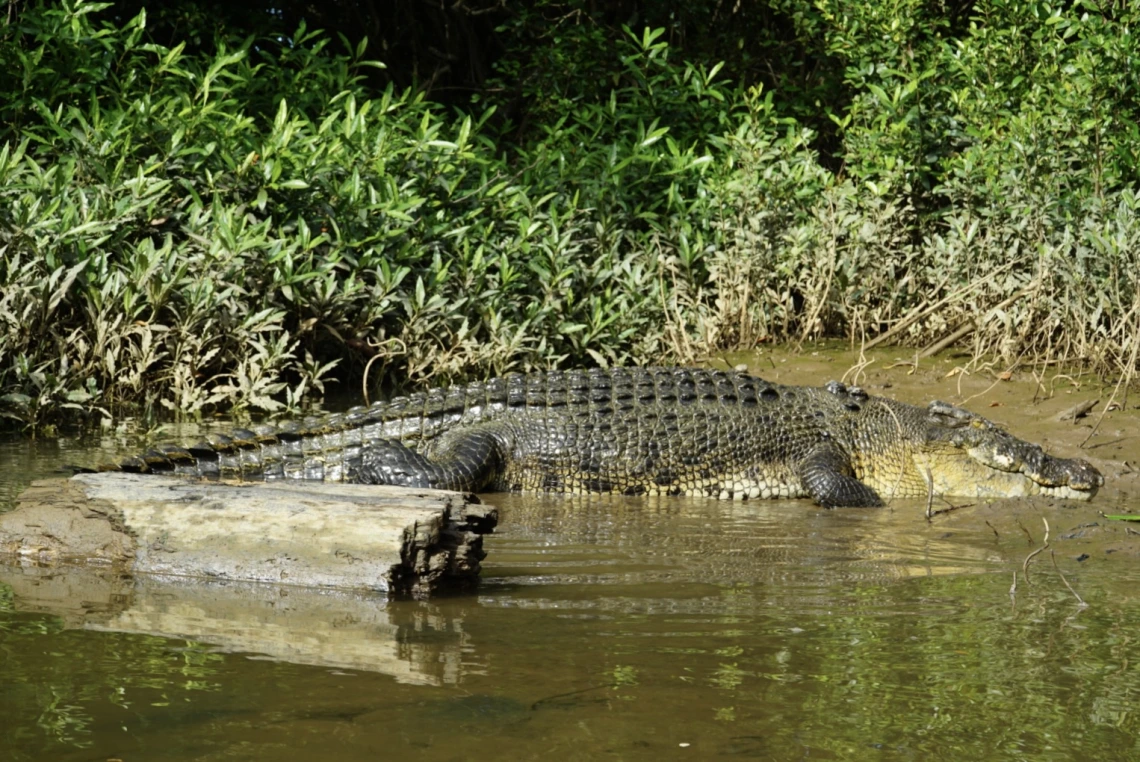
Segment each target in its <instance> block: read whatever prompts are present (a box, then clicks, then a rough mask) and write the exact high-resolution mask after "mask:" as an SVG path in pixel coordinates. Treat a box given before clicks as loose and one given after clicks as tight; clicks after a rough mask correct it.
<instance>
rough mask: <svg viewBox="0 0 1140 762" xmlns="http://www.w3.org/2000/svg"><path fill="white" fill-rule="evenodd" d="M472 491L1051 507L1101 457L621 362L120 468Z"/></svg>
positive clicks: (927, 413) (717, 373) (852, 397)
mask: <svg viewBox="0 0 1140 762" xmlns="http://www.w3.org/2000/svg"><path fill="white" fill-rule="evenodd" d="M103 468H104V470H106V469H115V470H122V471H133V472H144V473H170V474H187V475H194V476H199V477H212V478H225V479H239V480H272V479H315V480H326V481H350V482H357V483H364V484H396V485H404V486H410V487H421V488H438V489H451V490H459V491H466V492H499V491H515V492H519V491H521V492H560V493H616V494H623V495H699V496H711V497H717V498H734V499H744V498H811V499H812V500H814V501H815V502H816V503H818V504H819V505H822V506H825V507H838V506H879V505H883V503H884V501H885V500H890V499H894V498H926V499H928V500H929V499H933V498H934V497H936V496H938V497H951V496H959V497H994V498H1003V497H1019V496H1027V495H1049V496H1055V497H1061V498H1071V499H1077V500H1087V499H1090V498H1091V497H1092V496H1093V495H1095V494H1096V491H1097V489H1098V488H1099V487H1100V486H1101V485H1102V484H1103V483H1104V479H1103V477H1102V476H1101V474H1100V473H1099V472H1098V471H1097V470H1096V469H1095V468H1094V467H1093V466H1092V465H1091V464H1089V463H1087V462H1086V461H1083V460H1077V459H1072V460H1070V459H1063V458H1056V457H1052V456H1050V455H1047V454H1046V453H1045V452H1044V451H1043V450H1042V449H1041V448H1040V447H1039V446H1037V445H1035V444H1031V443H1029V442H1025V441H1023V440H1020V439H1017V438H1016V437H1014V436H1012V435H1011V434H1009V433H1008V432H1006V431H1005V430H1004V429H1002V428H1001V427H999V426H998V425H997V424H994V423H993V422H991V421H989V420H987V419H985V418H982V417H981V416H978V415H975V414H974V413H971V412H969V411H967V410H964V409H962V408H958V407H954V406H953V405H950V404H947V403H945V402H931V403H930V404H929V405H927V406H925V407H917V406H914V405H908V404H904V403H902V402H897V401H895V400H892V399H889V398H884V397H874V396H870V395H868V394H867V393H866V392H865V391H863V390H862V389H860V388H858V387H855V386H845V385H844V384H841V383H839V382H835V381H832V382H830V383H828V384H827V385H826V386H822V387H805V386H785V385H780V384H775V383H770V382H768V381H765V380H763V379H761V378H759V377H756V376H752V375H749V374H747V373H745V372H741V371H721V370H708V369H693V368H615V369H608V370H602V369H595V370H569V371H549V372H538V373H530V374H518V373H513V374H507V375H505V376H502V377H499V378H493V379H491V380H488V381H483V382H476V383H471V384H468V385H456V386H450V387H441V388H435V389H430V390H428V391H424V392H419V393H414V394H410V395H407V396H401V397H395V398H393V399H390V400H387V401H383V402H377V403H374V404H372V405H370V406H367V407H356V408H353V409H351V410H348V411H346V412H344V413H339V414H333V415H329V416H326V417H321V418H310V419H306V420H301V421H293V422H286V423H282V424H278V425H261V426H254V427H250V428H239V429H235V430H233V431H231V432H230V433H228V434H225V435H222V434H216V435H211V436H207V437H206V438H205V439H204V441H202V442H200V443H198V444H196V445H193V446H189V447H182V446H178V445H160V446H157V447H155V448H153V449H150V450H148V451H146V452H144V453H142V454H140V455H137V456H135V457H131V458H128V459H126V460H123V461H122V462H120V463H118V464H116V465H112V466H105V467H103Z"/></svg>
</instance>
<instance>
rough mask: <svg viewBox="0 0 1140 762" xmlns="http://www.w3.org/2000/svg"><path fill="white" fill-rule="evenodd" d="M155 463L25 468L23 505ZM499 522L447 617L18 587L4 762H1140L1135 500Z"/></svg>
mask: <svg viewBox="0 0 1140 762" xmlns="http://www.w3.org/2000/svg"><path fill="white" fill-rule="evenodd" d="M836 375H839V374H836ZM782 380H786V379H782ZM872 391H875V390H872ZM972 407H974V408H975V409H979V410H981V409H982V408H984V404H982V405H978V404H974V405H972ZM983 412H984V410H983ZM1004 412H1007V413H1010V414H1013V413H1012V411H1004ZM1118 428H1119V426H1118ZM192 433H193V432H174V438H176V439H177V438H189V437H190V436H192ZM1110 435H1111V432H1109V434H1107V435H1105V439H1104V440H1103V441H1110ZM132 436H133V435H131V434H129V433H127V434H122V435H116V436H111V437H104V438H101V439H95V440H90V439H89V440H86V441H71V440H67V439H61V440H50V441H47V442H38V443H35V442H28V441H24V440H21V441H15V442H8V443H0V500H3V501H5V503H4V504H5V507H7V506H10V504H11V499H12V498H13V496H14V495H15V494H16V493H17V492H18V491H19V490H20V489H21V488H22V487H23V486H25V485H26V484H27V483H28V482H29V481H30V480H31V479H32V478H36V477H38V476H45V475H51V473H52V472H53V471H54V469H56V468H58V467H59V466H60V465H61V464H64V463H67V462H84V463H89V462H91V460H92V458H93V457H94V458H95V459H99V458H101V457H102V456H103V455H104V454H106V455H107V456H108V457H109V456H110V455H111V454H114V453H116V452H126V451H129V450H130V449H131V448H132V447H133V446H135V442H134V439H133V438H132ZM1057 436H1059V435H1057ZM1111 436H1115V435H1111ZM1094 452H1095V451H1094ZM1120 460H1121V462H1123V461H1125V460H1126V458H1121V459H1120ZM1122 474H1123V471H1120V472H1117V473H1115V474H1114V478H1115V479H1116V480H1117V481H1120V480H1121V479H1123V478H1124V477H1123V476H1122ZM486 499H487V500H488V501H489V502H492V503H494V504H496V505H498V506H499V507H500V509H501V513H502V516H501V520H500V526H499V529H498V530H497V532H496V534H495V535H493V536H490V537H488V538H487V540H486V548H487V550H488V552H489V556H488V558H487V560H486V562H485V564H484V574H483V584H482V586H481V587H480V589H479V590H478V592H477V593H475V594H473V595H468V596H462V597H455V598H448V599H443V600H437V601H433V602H429V603H419V602H399V603H385V602H383V601H380V600H375V599H369V598H366V597H362V596H352V595H335V594H327V593H315V592H312V591H304V590H297V589H294V590H290V589H288V588H273V587H269V586H265V587H258V588H256V589H253V588H248V587H242V586H240V585H218V584H208V583H196V582H186V581H181V582H179V581H171V580H124V579H115V578H98V576H97V575H96V576H91V575H87V574H76V573H57V572H43V571H40V572H36V571H32V572H11V571H10V572H9V575H8V576H7V577H6V578H5V580H6V581H5V582H2V583H0V670H2V671H3V675H4V679H3V682H2V683H0V723H3V727H2V732H0V759H5V760H9V759H10V760H15V761H16V762H24V761H25V760H27V761H31V760H64V761H66V760H76V761H77V762H78V761H82V762H88V761H90V760H111V759H118V760H124V762H131V760H147V761H148V762H149V761H151V760H171V761H174V760H178V761H183V760H185V761H190V760H194V761H205V760H246V759H251V760H296V759H307V760H337V761H343V762H353V761H354V760H362V761H363V760H370V761H371V760H377V759H406V760H440V761H444V760H466V759H476V760H481V759H496V760H502V759H508V760H516V759H517V760H529V759H565V760H599V759H614V760H657V759H662V758H664V759H691V760H707V759H759V760H800V759H836V760H864V759H866V760H938V759H946V760H961V759H971V758H973V759H1011V760H1015V759H1032V760H1038V759H1040V760H1069V759H1072V760H1076V759H1120V760H1124V759H1140V719H1138V717H1137V711H1138V709H1137V707H1138V706H1140V667H1138V665H1137V661H1138V660H1140V648H1138V642H1137V641H1138V640H1140V555H1138V554H1137V548H1138V547H1140V546H1138V545H1137V542H1136V540H1137V537H1138V536H1140V535H1134V534H1133V533H1132V532H1133V531H1134V530H1131V529H1130V527H1129V525H1127V524H1125V523H1123V522H1108V521H1107V520H1105V519H1104V517H1103V516H1102V515H1101V513H1100V512H1104V513H1108V514H1117V513H1125V512H1129V511H1132V512H1136V511H1140V502H1138V501H1137V500H1136V499H1135V498H1134V497H1133V494H1132V493H1130V492H1129V491H1128V489H1108V490H1106V491H1105V494H1103V495H1102V496H1100V497H1098V499H1097V500H1096V501H1095V502H1094V503H1092V504H1086V505H1078V504H1073V503H1068V502H1064V501H1027V500H1020V501H1006V502H999V503H992V504H986V505H967V506H963V507H960V508H959V509H958V510H955V511H952V512H949V513H946V514H943V515H939V516H937V517H935V518H934V519H933V520H932V521H930V522H927V521H926V520H925V519H924V518H923V516H922V513H923V509H924V508H925V506H924V505H919V504H911V503H897V504H895V505H893V506H891V507H890V508H887V509H883V510H834V511H827V510H822V509H819V508H817V507H815V506H812V505H811V504H809V503H807V502H803V501H770V502H764V501H759V502H749V503H731V502H719V501H711V500H694V499H680V498H677V499H658V500H646V499H627V498H612V499H611V498H597V499H589V500H585V499H578V498H557V497H549V498H535V497H519V496H503V495H495V496H487V497H486ZM1046 522H1047V523H1048V525H1049V532H1050V536H1049V539H1050V547H1049V549H1047V550H1045V551H1044V552H1042V553H1040V554H1037V555H1036V556H1034V557H1033V558H1032V559H1031V560H1030V562H1029V564H1028V567H1027V569H1028V578H1027V574H1026V565H1025V563H1026V558H1027V557H1028V556H1029V554H1030V553H1032V552H1033V551H1034V550H1036V549H1038V548H1041V547H1042V546H1043V543H1044V540H1045V525H1046ZM1135 526H1138V527H1140V525H1135ZM1078 596H1079V598H1080V600H1078ZM1082 601H1083V602H1082ZM156 633H161V634H156ZM258 651H260V652H261V653H260V654H259V653H257V652H258Z"/></svg>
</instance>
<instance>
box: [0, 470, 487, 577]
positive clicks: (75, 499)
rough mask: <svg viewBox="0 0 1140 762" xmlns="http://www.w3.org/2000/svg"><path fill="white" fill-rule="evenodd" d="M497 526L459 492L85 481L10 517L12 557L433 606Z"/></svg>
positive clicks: (473, 571)
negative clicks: (365, 594)
mask: <svg viewBox="0 0 1140 762" xmlns="http://www.w3.org/2000/svg"><path fill="white" fill-rule="evenodd" d="M497 518H498V514H497V511H496V510H495V508H494V507H492V506H487V505H481V504H479V501H478V499H477V498H475V497H474V496H473V495H464V494H461V493H457V492H445V491H437V490H422V489H408V488H403V487H388V486H373V485H359V484H334V483H327V484H326V483H316V482H270V483H266V484H227V483H219V482H201V481H186V480H182V479H173V478H165V477H156V476H140V475H137V474H116V473H104V474H80V475H78V476H75V477H72V478H71V479H51V480H44V481H38V482H35V483H33V484H32V485H31V486H30V487H29V488H28V489H27V490H26V491H25V492H24V493H23V494H22V495H21V496H20V497H19V499H18V500H17V505H16V508H15V509H14V510H12V511H10V512H9V513H6V514H3V515H0V556H3V555H7V556H9V557H10V558H15V559H18V560H19V561H20V562H21V563H25V564H36V565H56V564H64V565H76V564H78V565H97V566H110V567H113V568H115V569H116V570H119V571H123V572H128V573H144V574H164V575H176V576H184V577H208V578H212V579H222V580H244V581H251V582H272V583H277V584H288V585H301V586H307V587H322V588H342V589H354V590H371V591H382V592H385V593H388V594H389V595H390V596H393V597H416V598H424V597H428V596H430V595H432V594H433V593H435V592H437V591H439V590H443V589H454V588H456V587H466V586H470V585H472V584H473V583H474V582H475V581H476V580H477V578H478V574H479V562H480V561H481V560H482V559H483V557H484V555H485V554H484V552H483V548H482V542H483V541H482V534H483V533H486V532H489V531H491V530H492V529H493V528H494V526H495V523H496V521H497Z"/></svg>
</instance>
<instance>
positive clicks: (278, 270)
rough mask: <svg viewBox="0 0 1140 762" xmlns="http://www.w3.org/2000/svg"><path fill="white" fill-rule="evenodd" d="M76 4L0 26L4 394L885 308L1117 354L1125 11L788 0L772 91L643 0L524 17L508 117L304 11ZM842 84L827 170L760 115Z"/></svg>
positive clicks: (783, 110)
mask: <svg viewBox="0 0 1140 762" xmlns="http://www.w3.org/2000/svg"><path fill="white" fill-rule="evenodd" d="M784 6H786V7H787V8H790V9H795V8H799V5H798V3H797V2H793V1H792V0H788V2H785V3H782V4H781V7H784ZM106 7H107V6H105V5H103V4H95V3H88V2H83V0H75V2H68V3H63V4H62V5H60V6H58V7H55V6H52V7H47V6H45V5H37V6H34V7H31V8H27V9H25V10H24V12H23V13H22V14H21V15H20V17H19V20H18V22H17V23H16V24H15V25H12V26H9V27H7V28H6V30H5V33H4V34H3V35H2V36H0V55H2V56H3V60H4V62H5V63H6V64H7V65H6V66H5V67H3V68H2V69H0V415H2V416H4V417H5V418H6V419H7V420H8V421H9V422H11V423H12V424H14V425H17V426H25V427H31V428H33V429H34V428H37V427H41V426H44V425H47V424H52V423H56V422H60V421H67V420H72V419H79V418H83V417H85V416H87V417H89V416H92V415H102V416H110V415H113V414H115V413H117V412H119V411H123V410H139V409H142V410H149V409H158V410H168V411H171V412H174V413H179V414H187V413H188V414H200V413H202V412H205V411H211V410H216V409H225V410H236V411H242V410H257V411H269V412H273V411H279V410H286V409H289V410H291V409H295V408H297V407H299V406H302V405H303V404H305V401H306V399H308V398H309V397H312V396H314V395H315V396H318V397H319V396H320V395H322V394H323V393H325V392H326V390H327V389H326V385H327V383H328V382H330V381H332V380H339V381H343V382H345V383H346V384H352V385H355V384H356V383H358V382H359V381H360V380H361V379H362V378H363V379H364V381H365V386H366V389H369V390H372V389H374V388H376V387H377V386H383V387H391V386H393V385H398V384H401V383H405V382H409V381H411V382H416V381H423V380H425V379H428V378H431V377H433V376H442V377H447V378H452V377H462V376H466V375H473V374H474V375H482V374H487V373H499V372H503V371H506V370H512V369H519V370H526V369H530V368H537V367H548V366H556V365H572V364H583V363H585V364H609V363H626V362H661V361H666V362H667V361H691V360H693V359H695V358H699V357H704V356H708V355H712V354H715V353H718V352H722V351H725V350H730V349H742V348H743V349H747V348H751V347H755V346H756V345H757V343H759V342H762V341H786V340H802V339H805V338H818V337H827V336H845V337H847V338H849V339H850V340H851V341H852V342H855V343H858V342H860V341H863V340H866V339H870V338H872V337H874V336H877V335H880V334H882V333H883V332H885V331H893V332H894V333H893V334H892V335H895V336H897V337H898V338H899V340H902V341H905V342H907V343H912V344H917V345H922V344H925V343H927V342H931V341H933V340H935V339H938V338H939V337H941V336H944V335H946V334H949V333H953V332H956V331H964V332H965V334H968V335H971V336H972V341H973V347H972V349H973V351H974V353H975V356H976V357H979V358H980V357H983V356H996V357H999V358H1002V359H1003V361H1005V362H1013V361H1017V358H1020V361H1021V362H1035V361H1036V362H1044V361H1056V360H1063V361H1072V362H1078V363H1089V364H1090V365H1091V367H1093V368H1095V369H1098V370H1100V371H1102V372H1116V373H1127V374H1129V375H1131V373H1132V372H1133V371H1134V369H1135V367H1136V366H1135V361H1136V343H1137V341H1138V339H1137V338H1136V337H1137V336H1138V335H1140V319H1138V318H1137V316H1138V315H1140V302H1138V301H1137V300H1138V298H1140V297H1138V291H1137V280H1136V277H1137V275H1136V274H1137V272H1138V271H1140V262H1138V261H1137V259H1138V254H1137V252H1138V251H1140V247H1138V246H1137V235H1138V234H1137V230H1138V227H1137V220H1136V212H1137V194H1136V193H1135V184H1136V180H1137V168H1136V159H1137V152H1138V150H1140V148H1138V146H1140V142H1138V133H1137V129H1138V128H1137V127H1136V124H1137V123H1140V119H1138V117H1140V114H1137V113H1136V111H1137V104H1136V102H1135V101H1136V98H1135V84H1134V83H1135V82H1136V81H1140V79H1138V78H1137V74H1138V72H1137V71H1136V67H1137V66H1138V65H1140V64H1137V63H1136V62H1137V61H1140V56H1137V55H1136V46H1135V42H1134V39H1133V37H1132V36H1131V34H1129V33H1127V30H1128V29H1130V26H1129V24H1131V23H1133V22H1134V21H1135V20H1136V19H1135V18H1133V16H1135V15H1136V13H1135V12H1133V11H1130V10H1127V9H1126V10H1123V11H1122V10H1117V11H1116V14H1117V17H1115V18H1114V17H1112V16H1111V15H1109V14H1106V13H1104V12H1099V11H1095V9H1094V8H1093V6H1092V5H1091V4H1090V3H1085V4H1082V5H1078V6H1077V7H1075V8H1071V9H1069V10H1061V9H1055V8H1051V7H1049V6H1047V5H1045V4H1041V3H1019V2H991V3H988V4H986V6H985V9H984V11H978V13H977V15H976V16H975V17H974V18H973V19H972V20H971V21H970V22H969V23H968V24H961V23H959V24H957V25H952V24H949V23H948V22H946V21H945V19H943V18H942V17H939V16H938V15H937V14H935V13H933V12H932V11H931V10H930V8H931V7H930V6H928V5H927V4H923V3H918V2H915V1H914V0H895V1H894V2H890V3H885V2H884V3H879V2H876V3H870V4H864V5H860V6H859V7H857V8H854V7H848V6H840V5H838V4H833V3H818V4H815V5H813V6H811V8H810V9H807V8H806V6H805V8H800V10H799V11H796V12H797V13H800V12H801V11H802V13H801V15H800V16H797V18H798V19H799V22H797V24H796V25H795V27H794V34H795V35H799V38H798V43H797V45H798V48H797V49H800V50H807V49H812V50H823V51H826V53H827V55H828V56H830V57H831V60H832V62H833V68H834V69H835V70H837V71H842V72H844V74H843V79H842V83H838V84H835V83H833V84H827V83H822V84H818V85H817V86H812V87H811V88H807V89H805V90H804V91H803V92H799V93H797V92H796V91H783V92H776V91H774V90H772V89H771V88H767V89H766V88H764V87H762V86H759V85H757V86H751V87H744V86H742V85H739V84H737V83H734V82H732V81H730V80H728V79H727V78H726V77H725V76H724V75H723V73H722V69H721V67H720V66H719V64H717V65H709V66H706V65H703V64H700V63H696V62H692V61H688V60H683V59H682V58H679V57H678V55H677V51H676V49H675V48H674V47H673V46H671V45H669V44H668V43H667V42H666V41H665V40H666V35H665V33H664V32H663V30H661V29H655V30H648V29H647V30H644V31H631V30H624V31H623V32H622V33H621V36H620V37H619V38H617V39H616V40H609V38H607V37H605V35H603V34H599V33H597V31H596V29H593V28H591V27H585V26H583V27H581V28H576V29H574V30H570V31H571V32H573V33H567V34H561V32H559V29H558V28H554V29H553V31H552V32H551V33H550V34H549V36H548V37H549V39H544V42H550V41H553V44H554V47H553V48H552V49H551V50H549V51H548V52H547V53H545V54H544V55H547V56H548V58H549V60H550V61H551V62H552V63H551V66H552V67H554V66H557V67H560V68H557V69H554V68H552V69H548V70H544V71H543V72H541V75H540V76H539V77H538V78H536V79H534V80H527V83H526V84H525V85H524V86H523V91H524V92H525V93H526V94H527V98H528V101H529V103H530V108H529V110H528V111H526V112H525V114H524V116H525V117H526V118H525V120H524V122H523V123H520V122H517V121H516V120H515V118H514V116H511V117H509V118H508V117H507V115H505V114H504V113H503V112H504V111H506V110H507V109H508V104H506V103H502V102H498V101H496V100H494V99H492V98H491V96H490V95H489V94H485V95H481V96H480V97H477V98H476V99H475V100H474V101H473V103H472V105H471V106H470V107H469V108H467V109H445V108H443V107H442V106H439V105H437V104H434V103H432V102H430V101H428V100H426V99H425V98H424V97H423V95H422V94H421V93H419V92H417V91H415V90H412V89H397V88H396V87H394V86H392V85H389V86H387V87H386V88H385V89H383V90H380V91H374V90H370V89H369V86H368V85H367V84H366V82H365V79H364V76H363V74H364V73H365V72H367V71H374V70H375V69H376V68H378V67H381V66H382V65H381V64H379V63H376V62H372V61H369V60H368V59H367V58H366V57H365V43H364V42H362V43H361V44H359V45H356V46H355V47H353V48H352V52H351V53H336V52H333V50H332V49H331V47H330V41H329V38H328V37H326V36H325V35H323V34H320V33H318V32H314V31H310V30H307V29H305V28H304V27H303V26H302V27H301V28H300V29H298V30H296V31H295V32H294V33H292V34H289V35H272V36H270V37H261V38H251V39H237V38H223V39H219V40H217V41H216V44H215V45H214V46H213V47H212V48H211V47H209V46H203V47H201V48H200V49H202V50H207V51H208V52H205V53H195V54H192V55H191V54H188V53H186V52H185V49H184V48H183V47H182V46H180V45H179V46H175V47H172V48H168V47H164V46H161V45H157V44H155V43H153V42H149V41H148V40H147V36H146V23H145V22H146V19H145V14H140V15H139V16H138V17H137V18H135V19H133V20H131V21H130V22H128V23H125V24H123V25H122V26H115V25H113V24H110V23H109V22H106V21H98V20H96V17H97V14H98V13H99V12H100V11H102V10H104V9H105V8H106ZM840 7H842V8H843V9H844V11H843V13H839V12H838V11H837V10H836V8H840ZM1130 14H1131V15H1130ZM566 18H571V17H570V16H569V15H568V16H567V17H566ZM574 18H578V17H574ZM567 23H570V22H567ZM575 23H577V22H575ZM607 41H608V42H609V43H612V44H608V45H607V44H606V43H607ZM558 46H564V47H562V48H560V47H558ZM578 46H584V47H578ZM603 48H604V49H605V53H606V55H604V56H601V55H598V56H592V54H591V51H594V52H599V51H601V50H602V49H603ZM338 49H343V50H348V49H349V46H348V45H347V41H344V40H342V41H341V42H340V45H339V47H338ZM512 60H516V62H517V59H512V58H511V57H510V56H507V57H506V58H504V59H503V60H502V61H501V62H500V63H501V67H502V68H501V72H500V74H501V76H502V77H504V78H507V77H510V76H512V71H515V69H517V68H518V67H517V66H515V65H514V64H512ZM574 62H588V63H589V66H590V68H589V70H588V71H589V77H585V78H583V77H576V76H575V72H574V71H573V67H574V66H577V65H578V64H577V63H574ZM801 63H802V62H801ZM583 65H585V64H583ZM512 66H515V68H514V69H513V68H512ZM789 81H790V80H789ZM492 89H493V88H492ZM840 91H841V92H842V93H843V96H842V97H837V99H836V100H834V101H832V102H829V103H819V104H818V106H817V109H818V110H819V111H820V112H823V113H827V114H829V115H830V117H831V120H832V121H831V124H832V125H833V127H834V129H835V130H837V134H838V136H839V137H840V138H841V139H842V144H841V151H840V153H839V154H838V156H839V157H840V158H841V159H842V161H841V162H840V166H839V168H838V170H836V168H835V167H833V166H831V164H833V163H834V160H835V158H836V155H835V154H832V155H829V156H826V157H823V158H820V157H819V155H818V144H819V141H820V137H819V135H818V134H817V133H816V132H815V131H813V130H812V129H809V128H807V127H805V126H804V124H803V123H802V122H801V121H799V120H797V119H796V118H793V117H792V116H789V114H802V113H804V112H805V110H806V109H808V108H809V107H808V106H806V105H805V104H804V103H803V102H801V101H797V100H796V99H797V98H803V97H809V95H810V97H818V96H819V95H820V94H821V93H827V92H840ZM789 104H791V105H789ZM513 111H517V109H514V110H513ZM971 331H972V333H970V332H971ZM965 334H964V335H965Z"/></svg>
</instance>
